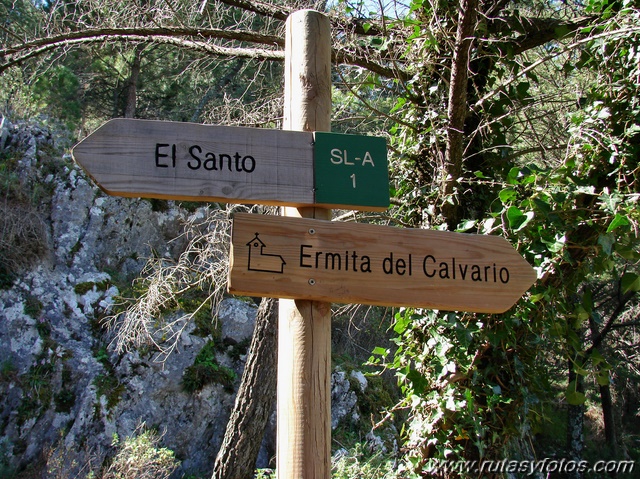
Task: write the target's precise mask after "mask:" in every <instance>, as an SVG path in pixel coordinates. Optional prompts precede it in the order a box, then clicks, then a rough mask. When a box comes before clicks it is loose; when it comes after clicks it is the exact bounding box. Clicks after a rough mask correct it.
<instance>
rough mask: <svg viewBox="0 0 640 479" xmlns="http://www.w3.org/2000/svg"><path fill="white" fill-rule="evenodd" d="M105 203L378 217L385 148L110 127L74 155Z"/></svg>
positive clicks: (175, 126) (324, 136) (297, 136)
mask: <svg viewBox="0 0 640 479" xmlns="http://www.w3.org/2000/svg"><path fill="white" fill-rule="evenodd" d="M73 157H74V159H75V160H76V161H77V162H78V163H79V164H80V165H81V166H82V167H83V168H84V169H85V171H86V172H87V173H88V174H89V175H90V176H91V177H92V178H93V179H94V180H95V182H96V183H97V184H98V185H99V186H100V187H101V188H102V189H103V190H104V191H105V192H106V193H108V194H111V195H117V196H126V197H143V198H161V199H175V200H187V201H215V202H224V203H260V204H269V205H286V206H310V205H315V206H323V207H329V208H330V207H339V208H348V209H356V210H370V211H382V210H385V209H386V208H388V206H389V176H388V170H387V147H386V141H385V139H384V138H377V137H371V136H357V135H342V134H335V133H321V132H315V133H311V132H300V131H284V130H267V129H260V128H242V127H229V126H213V125H201V124H196V123H179V122H168V121H152V120H133V119H124V118H118V119H114V120H110V121H108V122H107V123H105V124H104V125H102V126H101V127H100V128H98V129H97V130H96V131H94V132H93V133H92V134H91V135H89V136H88V137H87V138H85V139H84V140H82V141H81V142H80V143H79V144H78V145H76V146H75V147H74V148H73Z"/></svg>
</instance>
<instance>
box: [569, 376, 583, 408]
mask: <svg viewBox="0 0 640 479" xmlns="http://www.w3.org/2000/svg"><path fill="white" fill-rule="evenodd" d="M566 398H567V402H568V403H569V404H571V405H572V406H580V405H582V404H584V402H585V400H586V399H587V398H586V396H585V395H584V393H581V392H579V391H577V390H576V382H575V381H571V382H570V383H569V386H568V387H567V392H566Z"/></svg>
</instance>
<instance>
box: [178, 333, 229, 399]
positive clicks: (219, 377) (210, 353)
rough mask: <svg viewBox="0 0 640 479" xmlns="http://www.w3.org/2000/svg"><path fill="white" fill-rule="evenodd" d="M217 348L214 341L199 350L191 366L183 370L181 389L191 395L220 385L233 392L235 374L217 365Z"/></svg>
mask: <svg viewBox="0 0 640 479" xmlns="http://www.w3.org/2000/svg"><path fill="white" fill-rule="evenodd" d="M216 353H217V347H216V343H215V342H214V341H208V342H207V343H206V344H205V345H204V346H203V347H202V349H201V350H200V352H199V353H198V355H197V356H196V359H195V360H194V363H193V365H191V366H189V367H187V368H186V369H185V370H184V374H183V376H182V388H183V389H184V390H185V391H186V392H188V393H193V392H195V391H199V390H201V389H202V388H203V387H205V386H206V385H208V384H213V383H217V384H222V385H223V386H224V388H225V390H226V391H227V392H233V383H234V382H235V380H236V373H235V372H234V371H233V370H231V369H229V368H227V367H225V366H221V365H220V364H218V360H217V359H216Z"/></svg>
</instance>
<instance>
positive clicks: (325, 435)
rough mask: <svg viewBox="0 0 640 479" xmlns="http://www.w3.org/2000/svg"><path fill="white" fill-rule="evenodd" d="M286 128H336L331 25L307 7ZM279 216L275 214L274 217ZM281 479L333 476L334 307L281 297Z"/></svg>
mask: <svg viewBox="0 0 640 479" xmlns="http://www.w3.org/2000/svg"><path fill="white" fill-rule="evenodd" d="M283 129H285V130H297V131H330V129H331V26H330V22H329V19H328V17H326V16H325V15H323V14H321V13H319V12H316V11H313V10H302V11H298V12H294V13H293V14H291V15H290V16H289V17H288V19H287V23H286V41H285V92H284V122H283ZM282 213H283V215H285V216H294V217H298V216H305V217H312V218H323V219H331V210H329V209H323V208H314V207H311V208H301V209H296V208H283V211H282ZM274 218H278V217H274ZM277 415H278V432H277V457H276V469H277V474H278V478H279V479H329V478H330V477H331V304H330V303H326V302H318V301H304V300H300V301H293V300H287V299H281V300H280V301H279V318H278V400H277Z"/></svg>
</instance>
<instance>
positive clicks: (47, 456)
mask: <svg viewBox="0 0 640 479" xmlns="http://www.w3.org/2000/svg"><path fill="white" fill-rule="evenodd" d="M65 146H66V147H68V146H69V145H68V143H67V144H65V139H64V138H56V137H54V135H53V134H52V133H51V132H50V131H49V130H47V129H46V128H43V127H40V126H34V125H27V124H20V125H12V124H9V122H8V121H6V120H4V121H3V122H2V126H1V128H0V162H3V161H5V162H8V161H12V162H13V167H14V168H15V171H16V172H17V176H18V177H19V181H18V180H16V181H17V183H18V184H19V187H20V188H21V191H22V192H23V193H25V194H24V195H23V196H21V194H17V193H12V195H13V196H12V200H11V201H12V202H14V206H16V207H17V205H18V204H20V205H22V206H23V207H24V208H26V209H27V210H29V212H30V214H33V215H34V217H37V218H38V219H39V220H41V221H42V223H43V224H44V225H45V227H44V228H42V229H41V230H39V233H37V234H35V233H34V234H32V236H31V237H30V239H29V241H33V242H38V244H39V246H40V248H39V249H37V251H38V254H32V256H31V257H29V258H27V256H26V253H25V254H22V253H21V250H20V248H22V247H25V244H24V243H25V242H14V243H7V242H2V238H6V230H7V226H6V221H5V227H4V229H3V230H0V234H2V235H4V236H3V237H2V238H0V246H1V247H2V248H3V250H0V253H2V254H6V255H8V254H9V252H11V253H16V251H17V253H18V256H17V257H18V258H24V261H23V262H20V261H14V262H11V263H10V262H9V261H4V262H1V263H0V275H2V280H1V282H0V472H1V471H2V470H19V469H21V468H24V467H26V466H27V465H29V464H32V463H38V462H40V463H42V464H43V465H44V464H47V465H48V467H49V469H50V474H51V475H50V476H49V477H54V476H53V474H55V472H56V468H57V471H65V473H66V474H67V476H66V477H75V475H74V471H76V472H78V471H80V469H81V468H83V467H85V469H84V470H85V473H86V471H87V467H90V468H93V470H94V471H95V470H98V469H99V467H100V464H102V462H103V461H104V459H105V458H106V457H108V456H109V455H110V454H112V453H113V446H112V441H113V437H114V435H117V436H118V437H120V438H124V437H128V436H131V435H132V434H134V432H135V430H136V428H137V427H138V426H139V424H140V423H142V422H144V423H145V424H146V425H147V426H148V427H155V428H158V430H159V431H160V432H161V433H164V436H163V440H162V445H163V447H167V448H169V449H171V450H173V451H174V452H175V453H176V457H177V458H178V459H179V460H180V461H181V466H180V469H179V470H178V471H177V472H176V473H175V477H182V476H183V475H185V474H186V475H188V474H192V475H194V477H207V476H208V475H209V474H210V471H211V469H212V466H213V460H214V458H215V454H216V452H217V450H218V448H219V445H220V443H221V440H222V437H223V434H224V429H225V426H226V422H227V418H228V416H229V412H230V409H231V407H232V405H233V402H234V392H233V391H232V390H231V389H235V388H237V385H238V381H239V378H240V377H241V372H242V368H243V365H244V363H243V360H244V356H243V355H242V354H231V353H232V349H233V347H234V346H233V345H237V344H239V343H242V342H243V340H246V339H247V338H249V337H250V336H251V334H252V331H253V323H254V321H255V313H256V307H255V305H253V304H251V303H246V302H243V301H240V300H237V299H233V298H228V299H225V300H224V301H223V303H222V305H221V308H220V311H219V316H218V320H219V322H220V328H219V337H216V338H213V337H211V336H208V337H202V336H201V335H199V334H196V333H197V332H196V327H195V325H194V324H189V325H186V327H185V329H184V331H183V332H182V334H181V336H180V338H179V341H178V344H177V348H176V351H175V352H174V353H173V354H171V355H170V356H169V357H168V358H167V359H166V360H165V361H164V362H157V361H155V360H154V354H153V352H152V351H141V350H138V351H130V352H127V353H124V354H120V355H118V354H115V353H114V351H113V350H112V348H111V347H110V341H111V339H112V336H111V335H112V333H111V332H109V331H107V330H105V329H104V327H102V323H101V321H100V320H101V319H102V318H103V317H104V315H105V314H106V312H107V311H109V308H110V306H111V305H112V304H113V302H114V298H115V297H116V296H117V295H118V294H119V287H120V288H121V287H122V286H121V285H123V284H130V282H131V279H132V278H134V277H135V275H136V274H137V273H138V272H139V271H140V270H141V268H142V266H143V264H144V262H145V261H144V258H145V257H148V256H149V255H150V254H152V253H153V254H155V255H159V256H160V257H166V258H175V257H177V255H178V254H179V253H180V252H181V248H183V246H184V244H183V243H181V242H180V241H170V240H172V239H174V238H176V237H178V236H179V235H180V233H181V232H182V227H183V226H182V225H183V224H184V221H185V220H187V219H188V217H189V215H192V214H198V213H197V212H196V213H193V212H190V211H187V210H185V209H182V208H180V207H178V206H177V205H174V204H172V203H171V202H169V203H168V204H167V203H163V204H162V206H163V207H162V208H158V207H155V204H154V203H153V202H150V201H147V200H142V199H124V198H115V197H109V196H106V195H104V194H103V193H102V192H100V190H99V189H98V188H97V187H96V186H95V185H94V184H93V183H92V182H91V180H90V179H88V178H87V177H86V175H84V173H83V172H82V171H81V170H80V169H79V168H78V167H76V166H75V165H74V164H73V163H72V162H71V159H70V158H69V157H62V158H61V157H60V156H59V155H58V156H57V157H56V154H55V152H56V151H57V150H58V149H59V148H60V147H65ZM41 190H42V191H44V192H43V193H42V197H41V198H38V201H37V202H34V201H33V198H31V199H29V193H30V192H35V191H41ZM3 194H4V196H5V197H7V196H8V194H7V193H6V192H3ZM34 203H35V204H34ZM10 250H11V251H10ZM30 251H31V250H30ZM7 257H8V256H7ZM27 259H28V261H27ZM0 261H2V260H0ZM210 341H219V342H221V343H222V344H223V346H222V347H221V348H220V349H219V350H218V352H217V353H216V359H217V362H218V363H219V364H220V365H222V366H223V367H225V368H227V370H229V371H233V373H234V374H233V375H232V377H235V378H236V379H235V383H234V385H233V388H229V387H228V385H224V384H216V383H213V384H208V385H205V386H204V387H202V388H201V389H198V390H197V391H195V392H186V391H185V388H184V387H183V378H184V373H185V370H187V369H188V368H189V367H190V366H192V365H193V364H194V360H195V358H196V356H197V355H198V353H199V352H200V351H202V349H203V347H204V346H205V345H206V344H207V343H209V342H210ZM245 344H246V341H245ZM225 345H226V346H225ZM344 374H345V373H341V372H338V373H336V374H334V377H333V378H332V379H333V381H334V384H333V386H332V391H334V394H332V396H335V397H334V400H335V402H336V404H337V405H338V408H339V412H337V413H336V416H335V422H336V425H337V422H338V421H340V420H343V419H345V418H347V419H349V417H350V415H351V416H353V414H357V406H356V404H355V400H354V398H355V395H354V393H353V392H352V391H350V390H349V381H347V380H346V379H345V378H344V377H342V375H344ZM356 379H357V382H359V383H360V384H363V387H366V379H364V377H362V378H360V377H358V378H356ZM361 379H362V380H364V382H362V381H361ZM343 399H344V400H343ZM332 426H333V424H332ZM334 427H335V426H334ZM272 429H273V428H272ZM271 434H273V431H271ZM265 444H273V440H271V441H265ZM270 449H271V450H265V451H263V452H262V453H261V455H260V457H261V458H263V461H267V460H268V458H270V457H272V456H273V450H272V446H270ZM267 465H268V464H266V463H265V464H262V466H263V467H266V466H267ZM3 468H4V469H3ZM51 471H53V472H51ZM44 477H46V475H45V476H44ZM57 477H60V476H57ZM83 477H84V476H83Z"/></svg>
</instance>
